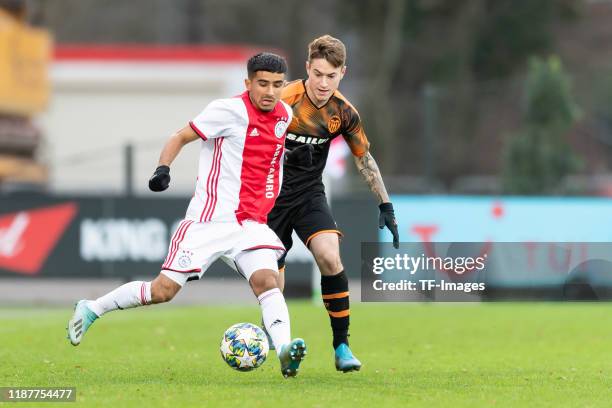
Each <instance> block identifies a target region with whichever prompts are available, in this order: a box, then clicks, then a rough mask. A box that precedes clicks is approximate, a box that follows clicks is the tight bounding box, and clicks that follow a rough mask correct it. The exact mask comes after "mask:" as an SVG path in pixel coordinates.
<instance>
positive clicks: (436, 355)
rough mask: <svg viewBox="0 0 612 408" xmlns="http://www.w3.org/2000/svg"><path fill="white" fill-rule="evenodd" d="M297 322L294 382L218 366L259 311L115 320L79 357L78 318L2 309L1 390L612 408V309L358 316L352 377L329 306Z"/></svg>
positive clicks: (235, 402) (119, 316)
mask: <svg viewBox="0 0 612 408" xmlns="http://www.w3.org/2000/svg"><path fill="white" fill-rule="evenodd" d="M290 312H291V316H292V329H293V330H292V332H293V334H294V335H295V336H301V337H304V338H305V339H306V341H307V344H308V347H309V353H308V358H307V359H306V360H305V362H304V363H303V365H302V369H301V372H300V374H299V375H298V377H297V378H295V379H288V380H285V379H283V378H282V376H281V375H280V373H279V367H278V361H277V359H276V357H275V354H274V353H273V352H271V354H270V355H269V359H268V361H266V363H265V364H264V365H263V367H261V368H260V369H258V370H255V371H253V372H249V373H240V372H236V371H233V370H231V369H230V368H229V367H227V366H226V365H225V363H224V362H223V361H222V360H221V358H220V356H219V351H218V345H219V340H220V337H221V335H222V333H223V331H224V330H225V329H226V328H227V327H228V326H230V325H231V324H233V323H237V322H240V321H251V322H254V323H258V322H259V320H260V317H259V309H258V308H257V307H256V306H253V307H189V308H180V307H172V306H169V305H164V306H153V307H149V308H145V309H139V310H129V311H118V312H113V313H111V314H109V315H107V316H105V317H104V318H103V319H101V320H99V321H97V322H96V323H95V324H94V325H93V326H92V329H91V330H90V331H89V332H88V333H87V335H86V336H85V339H84V341H83V344H81V345H80V346H79V347H72V346H71V345H70V344H69V343H68V341H67V340H66V339H65V330H64V327H65V325H66V322H67V320H68V318H69V317H70V311H69V310H67V309H62V310H58V309H55V310H54V309H50V310H49V309H48V310H37V309H0V386H76V387H77V395H78V397H77V404H75V405H70V406H81V405H83V406H95V407H101V406H104V407H115V408H119V407H131V406H134V407H143V406H146V407H154V406H167V407H183V406H242V407H251V406H271V407H272V406H273V407H302V406H306V407H342V406H351V407H361V406H375V407H376V408H379V407H383V406H427V407H432V406H440V407H458V406H466V407H474V406H494V407H497V406H508V407H517V406H530V407H531V406H582V407H586V406H609V405H610V399H609V398H610V397H609V390H610V388H611V387H612V381H611V380H610V375H611V374H612V305H608V304H550V303H549V304H511V303H504V304H482V305H478V304H461V305H458V304H453V305H450V304H429V305H415V304H361V305H356V306H354V307H353V308H352V320H353V321H352V326H351V329H352V330H351V332H352V337H351V341H352V343H351V345H352V348H353V351H354V352H355V354H356V355H357V356H358V357H359V358H360V359H361V360H362V362H363V363H364V368H363V370H362V371H361V372H359V373H349V374H342V373H338V372H336V371H335V369H334V365H333V358H332V350H331V344H330V343H331V341H330V331H329V328H328V327H329V323H328V321H327V315H326V314H325V312H324V310H323V309H322V306H316V307H315V306H312V305H310V304H307V303H291V304H290ZM53 405H56V404H45V405H43V406H45V407H50V406H53ZM19 406H20V407H24V406H27V404H20V405H19ZM62 406H66V405H65V404H62Z"/></svg>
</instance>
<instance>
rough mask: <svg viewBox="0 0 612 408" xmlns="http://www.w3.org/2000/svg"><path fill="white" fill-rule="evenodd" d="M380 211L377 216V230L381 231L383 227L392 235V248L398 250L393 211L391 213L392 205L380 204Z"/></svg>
mask: <svg viewBox="0 0 612 408" xmlns="http://www.w3.org/2000/svg"><path fill="white" fill-rule="evenodd" d="M378 208H379V209H380V215H379V216H378V228H380V229H383V228H384V227H385V225H386V226H387V228H389V231H391V234H393V247H394V248H395V249H398V248H399V233H398V232H397V221H396V220H395V211H393V204H391V203H382V204H381V205H379V206H378Z"/></svg>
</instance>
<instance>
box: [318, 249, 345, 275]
mask: <svg viewBox="0 0 612 408" xmlns="http://www.w3.org/2000/svg"><path fill="white" fill-rule="evenodd" d="M315 259H316V261H317V265H318V266H319V269H320V270H321V274H322V275H336V274H338V273H340V272H342V269H343V267H342V261H341V260H340V254H339V253H338V252H336V251H321V252H319V253H317V254H316V255H315Z"/></svg>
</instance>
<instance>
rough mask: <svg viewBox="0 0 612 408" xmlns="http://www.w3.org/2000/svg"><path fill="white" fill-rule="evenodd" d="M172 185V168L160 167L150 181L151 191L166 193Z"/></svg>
mask: <svg viewBox="0 0 612 408" xmlns="http://www.w3.org/2000/svg"><path fill="white" fill-rule="evenodd" d="M169 185H170V167H168V166H159V167H158V168H156V169H155V173H153V175H152V176H151V178H150V179H149V189H150V190H151V191H164V190H165V189H167V188H168V186H169Z"/></svg>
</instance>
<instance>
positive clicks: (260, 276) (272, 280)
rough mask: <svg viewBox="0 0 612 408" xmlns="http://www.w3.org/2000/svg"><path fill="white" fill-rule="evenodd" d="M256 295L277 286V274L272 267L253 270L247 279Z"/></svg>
mask: <svg viewBox="0 0 612 408" xmlns="http://www.w3.org/2000/svg"><path fill="white" fill-rule="evenodd" d="M249 283H250V284H251V288H253V292H254V293H255V295H256V296H259V295H260V294H262V293H264V292H265V291H267V290H270V289H274V288H278V275H277V272H276V271H274V270H272V269H260V270H258V271H255V272H253V274H252V275H251V279H250V281H249Z"/></svg>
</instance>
